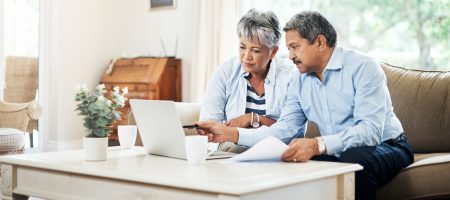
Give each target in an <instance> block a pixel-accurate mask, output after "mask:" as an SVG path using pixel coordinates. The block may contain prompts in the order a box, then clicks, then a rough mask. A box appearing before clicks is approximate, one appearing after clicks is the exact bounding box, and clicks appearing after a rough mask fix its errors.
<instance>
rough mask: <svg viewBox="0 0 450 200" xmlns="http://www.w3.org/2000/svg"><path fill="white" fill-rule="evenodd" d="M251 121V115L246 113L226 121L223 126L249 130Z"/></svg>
mask: <svg viewBox="0 0 450 200" xmlns="http://www.w3.org/2000/svg"><path fill="white" fill-rule="evenodd" d="M253 120H255V119H253ZM251 121H252V113H246V114H243V115H241V116H239V117H236V118H234V119H232V120H230V121H228V122H227V123H225V125H227V126H230V127H239V128H249V127H251V126H250V125H251V124H250V122H251Z"/></svg>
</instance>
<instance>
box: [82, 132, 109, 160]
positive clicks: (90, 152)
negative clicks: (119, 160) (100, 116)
mask: <svg viewBox="0 0 450 200" xmlns="http://www.w3.org/2000/svg"><path fill="white" fill-rule="evenodd" d="M83 149H84V160H86V161H102V160H106V152H107V150H108V137H101V138H98V137H85V138H84V139H83Z"/></svg>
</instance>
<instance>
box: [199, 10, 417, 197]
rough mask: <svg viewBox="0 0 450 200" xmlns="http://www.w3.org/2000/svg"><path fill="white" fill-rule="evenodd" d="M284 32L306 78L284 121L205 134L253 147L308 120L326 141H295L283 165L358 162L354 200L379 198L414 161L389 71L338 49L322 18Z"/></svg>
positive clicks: (216, 128)
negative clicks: (392, 94)
mask: <svg viewBox="0 0 450 200" xmlns="http://www.w3.org/2000/svg"><path fill="white" fill-rule="evenodd" d="M283 30H284V31H285V32H286V45H287V47H288V49H289V52H290V54H289V58H290V59H292V60H293V61H294V63H295V64H296V65H297V68H298V69H299V71H300V73H298V74H297V75H296V76H294V78H293V79H292V81H291V85H290V87H289V91H288V97H287V98H288V99H287V101H286V106H285V107H284V108H283V111H282V114H281V117H280V120H279V121H278V122H277V123H275V124H273V125H272V126H271V127H264V126H263V127H260V128H258V129H253V130H251V129H236V128H231V127H225V126H223V125H220V124H217V123H214V122H199V125H200V127H202V128H203V129H202V130H200V131H199V132H200V133H206V134H210V133H212V135H210V136H211V140H212V141H218V140H227V141H233V142H237V143H241V144H244V143H245V142H247V143H249V144H250V145H253V144H251V142H248V141H246V140H250V139H248V138H252V139H253V141H252V142H254V143H256V142H258V141H259V140H260V136H261V135H263V136H264V135H265V136H267V135H274V136H277V135H280V133H285V135H289V134H290V135H291V136H294V137H295V136H296V134H297V132H296V130H298V129H300V128H301V127H302V126H303V125H304V124H305V122H306V120H309V121H312V122H315V123H316V124H317V125H318V127H319V130H320V135H321V137H317V138H311V139H308V138H297V139H293V140H292V141H291V142H290V143H289V148H288V149H287V150H286V152H284V154H283V155H282V159H283V160H285V161H288V162H302V161H307V160H310V159H314V160H327V161H335V162H347V163H358V164H360V165H362V166H363V167H364V169H363V170H362V171H358V172H356V199H375V196H376V191H377V189H378V188H380V187H381V186H383V185H384V184H386V183H387V182H389V181H390V180H391V179H392V178H393V177H394V176H395V175H397V174H398V172H399V171H400V170H401V169H403V168H405V167H406V166H408V165H409V164H411V163H412V162H413V153H412V149H411V147H410V145H409V144H408V143H407V141H406V137H405V136H404V134H403V128H402V126H401V124H400V121H399V120H398V118H397V117H396V116H395V114H394V112H393V108H392V103H391V99H390V96H389V91H388V88H387V83H386V77H385V75H384V73H383V70H382V69H381V67H380V66H379V64H378V63H377V62H376V61H374V60H373V59H372V58H369V57H367V56H365V55H363V54H360V53H358V52H355V51H351V50H346V49H343V48H341V47H337V46H336V38H337V37H336V31H335V29H334V28H333V26H332V25H331V24H330V23H329V22H328V21H327V19H325V18H324V17H323V16H322V15H320V14H319V13H317V12H302V13H299V14H297V15H295V16H294V17H293V18H292V19H291V20H290V21H289V22H288V23H287V24H286V26H285V27H284V29H283ZM241 137H243V139H241ZM280 139H282V140H283V141H284V139H285V138H280ZM244 145H245V144H244Z"/></svg>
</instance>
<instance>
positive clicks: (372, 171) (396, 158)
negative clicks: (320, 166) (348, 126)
mask: <svg viewBox="0 0 450 200" xmlns="http://www.w3.org/2000/svg"><path fill="white" fill-rule="evenodd" d="M312 160H320V161H332V162H344V163H357V164H360V165H361V166H362V167H364V169H363V170H361V171H357V172H356V173H355V190H356V191H355V193H356V194H355V195H356V199H357V200H359V199H364V200H366V199H376V193H377V190H378V188H380V187H382V186H383V185H385V184H386V183H388V182H389V181H390V180H392V179H393V178H394V177H395V176H396V175H397V174H398V173H399V172H400V170H402V169H403V168H405V167H407V166H408V165H410V164H411V163H412V162H413V161H414V156H413V150H412V148H411V146H410V145H409V144H408V141H407V140H406V137H405V136H404V135H403V134H402V135H400V136H399V137H398V138H396V139H391V140H387V141H384V142H383V143H381V144H379V145H377V146H368V147H367V146H366V147H355V148H351V149H348V150H347V151H345V152H343V153H342V154H341V156H340V157H339V158H338V157H335V156H329V155H320V156H315V157H313V158H312Z"/></svg>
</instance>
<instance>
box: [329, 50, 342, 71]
mask: <svg viewBox="0 0 450 200" xmlns="http://www.w3.org/2000/svg"><path fill="white" fill-rule="evenodd" d="M342 59H343V56H342V47H334V50H333V53H331V57H330V60H329V61H328V63H327V66H326V67H325V70H327V69H341V68H342Z"/></svg>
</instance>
